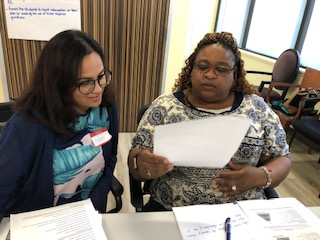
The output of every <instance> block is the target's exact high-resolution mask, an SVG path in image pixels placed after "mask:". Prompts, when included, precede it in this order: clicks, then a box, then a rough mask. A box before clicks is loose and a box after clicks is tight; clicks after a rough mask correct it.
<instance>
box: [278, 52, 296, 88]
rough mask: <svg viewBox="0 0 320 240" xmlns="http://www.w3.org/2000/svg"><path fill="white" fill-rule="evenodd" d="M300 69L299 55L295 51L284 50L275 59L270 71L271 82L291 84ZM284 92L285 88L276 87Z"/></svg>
mask: <svg viewBox="0 0 320 240" xmlns="http://www.w3.org/2000/svg"><path fill="white" fill-rule="evenodd" d="M299 68H300V54H299V52H298V51H297V50H295V49H291V48H290V49H287V50H285V51H284V52H283V53H282V54H281V55H280V56H279V58H278V59H277V61H276V63H275V64H274V67H273V70H272V81H274V82H285V83H293V82H294V80H295V79H296V77H297V74H298V72H299ZM276 88H277V89H279V90H284V89H285V87H276Z"/></svg>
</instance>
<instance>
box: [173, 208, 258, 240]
mask: <svg viewBox="0 0 320 240" xmlns="http://www.w3.org/2000/svg"><path fill="white" fill-rule="evenodd" d="M172 211H173V213H174V215H175V218H176V220H177V223H178V226H179V230H180V233H181V236H182V238H183V240H212V239H216V240H219V239H221V240H222V239H223V240H224V239H226V232H225V225H224V223H225V219H227V218H228V217H230V218H231V239H232V240H247V239H254V238H253V234H252V231H251V229H250V223H249V221H248V219H247V217H246V215H245V214H244V213H243V212H242V211H241V209H240V208H239V207H238V206H237V205H235V204H233V203H228V204H223V205H220V204H217V205H194V206H187V207H174V208H172Z"/></svg>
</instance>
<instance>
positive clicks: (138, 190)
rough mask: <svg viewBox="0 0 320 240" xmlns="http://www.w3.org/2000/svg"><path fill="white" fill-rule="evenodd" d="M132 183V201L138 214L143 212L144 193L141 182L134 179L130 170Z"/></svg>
mask: <svg viewBox="0 0 320 240" xmlns="http://www.w3.org/2000/svg"><path fill="white" fill-rule="evenodd" d="M129 183H130V199H131V204H132V206H134V207H135V209H136V212H141V211H142V207H143V192H142V186H141V182H139V181H137V180H136V179H134V178H133V176H132V175H131V173H130V170H129Z"/></svg>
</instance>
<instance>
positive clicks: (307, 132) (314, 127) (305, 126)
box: [289, 97, 320, 163]
mask: <svg viewBox="0 0 320 240" xmlns="http://www.w3.org/2000/svg"><path fill="white" fill-rule="evenodd" d="M319 101H320V97H316V98H305V99H302V100H301V102H300V108H301V109H302V110H301V111H300V114H299V116H298V119H297V120H296V121H294V122H293V124H292V126H293V128H294V131H293V134H292V137H291V139H290V142H289V146H291V144H292V142H293V140H294V138H295V136H296V133H299V134H300V135H302V136H303V137H305V138H307V139H309V140H311V141H312V142H313V143H316V144H320V120H319V115H318V116H317V118H302V116H303V115H302V112H303V109H304V107H305V105H306V103H308V102H319ZM308 147H309V149H310V148H311V147H310V146H308ZM318 163H320V157H319V160H318Z"/></svg>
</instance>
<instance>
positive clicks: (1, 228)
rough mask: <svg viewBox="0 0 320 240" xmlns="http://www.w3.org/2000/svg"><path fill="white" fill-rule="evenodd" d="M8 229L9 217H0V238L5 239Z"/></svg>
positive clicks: (0, 239)
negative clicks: (0, 219) (0, 218)
mask: <svg viewBox="0 0 320 240" xmlns="http://www.w3.org/2000/svg"><path fill="white" fill-rule="evenodd" d="M9 230H10V222H9V218H8V217H5V218H3V219H2V221H1V224H0V240H6V239H7V235H8V233H9Z"/></svg>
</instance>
